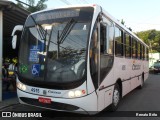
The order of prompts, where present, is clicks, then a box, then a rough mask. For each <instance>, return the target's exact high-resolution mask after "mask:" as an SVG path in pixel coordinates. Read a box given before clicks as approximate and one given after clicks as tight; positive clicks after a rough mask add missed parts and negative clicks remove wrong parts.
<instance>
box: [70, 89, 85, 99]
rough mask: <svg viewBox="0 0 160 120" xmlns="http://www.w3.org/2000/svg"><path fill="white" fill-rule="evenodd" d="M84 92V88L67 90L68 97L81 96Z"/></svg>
mask: <svg viewBox="0 0 160 120" xmlns="http://www.w3.org/2000/svg"><path fill="white" fill-rule="evenodd" d="M85 94H86V91H85V90H74V91H69V92H68V97H69V98H76V97H81V96H83V95H85Z"/></svg>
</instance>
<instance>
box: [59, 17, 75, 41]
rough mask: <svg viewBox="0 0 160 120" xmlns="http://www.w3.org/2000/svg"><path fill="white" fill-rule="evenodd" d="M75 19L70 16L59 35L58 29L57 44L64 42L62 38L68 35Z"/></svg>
mask: <svg viewBox="0 0 160 120" xmlns="http://www.w3.org/2000/svg"><path fill="white" fill-rule="evenodd" d="M75 23H76V21H75V20H74V19H73V18H72V19H71V20H70V21H69V22H68V23H67V24H66V26H65V27H64V29H63V30H62V33H61V34H60V35H59V31H58V36H57V43H58V44H62V43H63V42H64V40H65V39H66V37H67V36H68V34H69V33H70V31H71V30H72V28H73V26H74V25H75Z"/></svg>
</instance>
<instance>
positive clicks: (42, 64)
mask: <svg viewBox="0 0 160 120" xmlns="http://www.w3.org/2000/svg"><path fill="white" fill-rule="evenodd" d="M92 16H93V8H83V9H81V8H68V9H61V10H52V11H49V12H46V11H45V12H43V13H37V14H33V15H31V16H29V17H28V19H27V21H26V24H25V28H24V31H23V35H22V40H21V45H20V53H19V67H18V73H19V76H20V77H21V78H22V79H26V80H27V81H39V82H44V83H45V82H46V83H47V82H49V83H62V84H64V83H68V82H74V81H79V80H85V79H86V53H87V42H88V38H89V32H90V26H91V21H92Z"/></svg>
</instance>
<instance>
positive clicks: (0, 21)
mask: <svg viewBox="0 0 160 120" xmlns="http://www.w3.org/2000/svg"><path fill="white" fill-rule="evenodd" d="M2 50H3V11H0V102H1V101H2V56H3V55H2V54H3V52H2Z"/></svg>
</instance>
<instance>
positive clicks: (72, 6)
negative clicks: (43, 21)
mask: <svg viewBox="0 0 160 120" xmlns="http://www.w3.org/2000/svg"><path fill="white" fill-rule="evenodd" d="M76 7H93V8H97V7H98V8H102V7H101V6H99V5H97V4H84V5H67V6H63V7H56V8H51V9H45V10H41V11H38V12H34V13H32V14H31V15H34V14H37V13H42V12H45V11H50V10H55V9H64V8H76ZM102 12H103V14H104V15H105V16H106V17H107V18H109V19H110V20H112V21H113V22H114V23H116V24H117V25H118V26H120V27H121V28H123V29H124V30H125V31H126V32H128V33H129V34H130V35H132V36H133V37H135V38H136V39H138V40H139V41H140V42H141V43H142V44H144V45H145V46H147V47H149V46H148V45H147V44H145V43H144V42H143V40H141V39H140V38H138V37H137V35H135V34H134V33H133V32H132V31H130V30H129V29H128V28H126V27H125V26H124V25H123V24H121V23H120V22H119V21H118V20H117V19H115V18H114V17H113V16H112V15H110V14H109V13H108V12H107V11H106V10H104V9H103V8H102Z"/></svg>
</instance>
